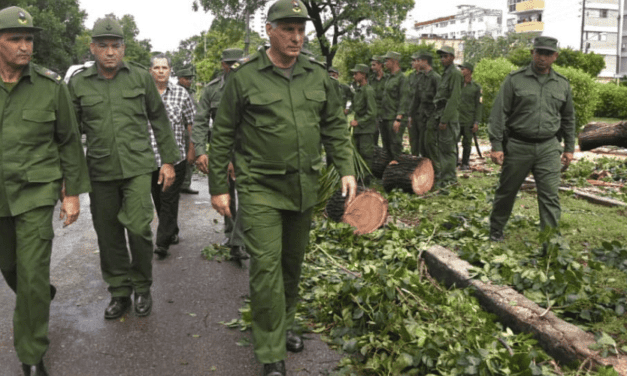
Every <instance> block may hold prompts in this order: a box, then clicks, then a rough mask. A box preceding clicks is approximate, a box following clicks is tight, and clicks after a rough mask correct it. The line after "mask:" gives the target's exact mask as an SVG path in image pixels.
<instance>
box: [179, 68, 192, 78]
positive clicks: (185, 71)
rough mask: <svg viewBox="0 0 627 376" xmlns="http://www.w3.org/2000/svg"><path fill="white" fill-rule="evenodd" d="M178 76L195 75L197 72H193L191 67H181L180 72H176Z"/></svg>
mask: <svg viewBox="0 0 627 376" xmlns="http://www.w3.org/2000/svg"><path fill="white" fill-rule="evenodd" d="M176 76H177V77H194V76H195V74H194V72H192V70H191V69H189V68H183V69H179V70H178V72H176Z"/></svg>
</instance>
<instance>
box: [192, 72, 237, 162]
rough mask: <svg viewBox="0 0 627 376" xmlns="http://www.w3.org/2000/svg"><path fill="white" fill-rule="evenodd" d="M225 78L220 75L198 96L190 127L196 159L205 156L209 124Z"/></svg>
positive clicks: (214, 112) (215, 109)
mask: <svg viewBox="0 0 627 376" xmlns="http://www.w3.org/2000/svg"><path fill="white" fill-rule="evenodd" d="M227 78H228V75H225V74H221V75H220V76H219V77H217V78H215V79H214V80H212V81H210V82H209V83H208V84H207V86H205V88H204V89H202V93H201V94H200V101H199V102H198V111H196V116H195V117H194V126H193V127H192V142H193V143H194V148H195V149H196V157H198V156H200V155H204V154H207V152H206V150H207V149H206V147H207V137H208V135H209V129H211V124H210V123H211V121H212V120H213V119H215V117H216V112H217V111H218V105H219V104H220V100H221V99H222V94H223V93H224V87H225V85H226V79H227Z"/></svg>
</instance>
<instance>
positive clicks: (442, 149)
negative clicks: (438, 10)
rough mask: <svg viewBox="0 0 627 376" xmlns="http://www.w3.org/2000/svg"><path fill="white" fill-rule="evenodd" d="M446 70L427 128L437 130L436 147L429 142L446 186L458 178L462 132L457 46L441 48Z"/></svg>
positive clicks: (439, 182) (437, 175)
mask: <svg viewBox="0 0 627 376" xmlns="http://www.w3.org/2000/svg"><path fill="white" fill-rule="evenodd" d="M438 55H440V62H442V65H443V66H444V74H442V79H441V80H440V84H439V85H438V89H437V91H436V93H435V96H434V97H433V104H434V107H435V108H434V113H433V115H432V116H431V117H430V118H429V123H428V124H427V132H434V133H435V140H436V142H435V144H436V145H435V148H434V147H433V143H431V142H429V141H428V142H427V143H428V145H429V151H428V154H429V156H430V158H431V157H432V159H431V160H432V162H433V169H434V170H435V179H436V186H438V187H444V186H446V185H449V184H453V183H456V182H457V174H456V168H457V135H458V134H459V112H458V106H459V96H460V93H461V86H462V74H461V73H460V71H459V69H457V68H456V67H455V64H453V60H455V50H454V49H453V47H450V46H443V47H442V48H440V49H439V50H438Z"/></svg>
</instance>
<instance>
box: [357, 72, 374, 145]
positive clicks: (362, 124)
mask: <svg viewBox="0 0 627 376" xmlns="http://www.w3.org/2000/svg"><path fill="white" fill-rule="evenodd" d="M351 111H354V112H355V120H357V124H358V125H357V127H355V128H354V131H353V133H354V134H362V133H374V132H375V130H376V129H377V103H376V100H375V98H374V89H373V88H372V87H371V86H370V85H368V84H366V85H364V86H358V87H357V90H355V96H354V97H353V102H352V105H351Z"/></svg>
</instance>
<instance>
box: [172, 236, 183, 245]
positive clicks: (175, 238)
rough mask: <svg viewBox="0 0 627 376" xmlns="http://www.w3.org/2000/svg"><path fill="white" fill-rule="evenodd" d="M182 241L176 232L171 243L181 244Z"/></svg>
mask: <svg viewBox="0 0 627 376" xmlns="http://www.w3.org/2000/svg"><path fill="white" fill-rule="evenodd" d="M180 241H181V239H179V235H178V234H174V235H172V240H170V244H179V242H180Z"/></svg>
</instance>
